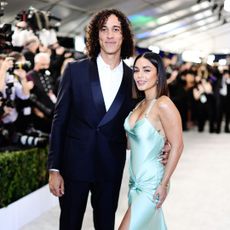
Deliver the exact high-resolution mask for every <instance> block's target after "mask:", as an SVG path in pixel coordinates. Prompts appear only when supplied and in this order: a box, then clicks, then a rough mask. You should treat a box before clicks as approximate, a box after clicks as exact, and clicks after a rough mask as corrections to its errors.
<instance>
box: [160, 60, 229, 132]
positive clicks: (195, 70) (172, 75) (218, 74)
mask: <svg viewBox="0 0 230 230" xmlns="http://www.w3.org/2000/svg"><path fill="white" fill-rule="evenodd" d="M165 64H166V70H167V71H168V86H169V91H170V97H171V99H172V100H173V102H174V103H175V104H176V106H177V108H178V110H179V111H180V114H181V117H182V124H183V130H184V131H186V130H189V129H191V128H193V127H197V130H198V131H199V132H203V131H204V129H205V124H206V123H208V130H209V132H210V133H220V132H226V133H230V127H229V122H230V67H229V66H228V67H227V66H226V67H225V68H222V69H221V70H220V69H219V68H218V66H210V65H208V64H195V63H184V64H182V65H180V66H179V67H176V66H172V65H171V64H170V61H169V60H167V58H165Z"/></svg>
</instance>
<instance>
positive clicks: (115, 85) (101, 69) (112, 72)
mask: <svg viewBox="0 0 230 230" xmlns="http://www.w3.org/2000/svg"><path fill="white" fill-rule="evenodd" d="M97 67H98V73H99V79H100V84H101V90H102V94H103V98H104V102H105V108H106V111H108V110H109V107H110V106H111V105H112V103H113V101H114V99H115V97H116V95H117V92H118V90H119V87H120V85H121V81H122V76H123V71H124V70H123V63H122V61H121V62H120V63H119V65H118V66H116V67H115V68H114V69H111V68H110V66H109V65H108V64H106V63H105V62H104V60H103V59H102V57H101V55H100V54H99V55H98V57H97Z"/></svg>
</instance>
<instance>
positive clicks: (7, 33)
mask: <svg viewBox="0 0 230 230" xmlns="http://www.w3.org/2000/svg"><path fill="white" fill-rule="evenodd" d="M12 34H13V31H12V29H11V24H3V25H0V48H1V49H11V48H12V45H11V37H12Z"/></svg>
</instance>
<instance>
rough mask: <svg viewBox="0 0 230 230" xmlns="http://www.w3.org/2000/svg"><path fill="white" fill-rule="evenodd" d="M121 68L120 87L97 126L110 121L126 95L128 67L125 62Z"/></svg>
mask: <svg viewBox="0 0 230 230" xmlns="http://www.w3.org/2000/svg"><path fill="white" fill-rule="evenodd" d="M123 69H124V73H123V77H122V81H121V85H120V88H119V90H118V92H117V95H116V97H115V99H114V101H113V103H112V105H111V106H110V108H109V110H108V111H107V113H106V114H105V116H104V117H103V119H102V120H101V122H100V124H99V126H103V125H105V124H106V123H108V122H109V121H111V120H112V119H113V118H114V117H115V116H116V115H117V113H118V111H119V109H120V108H121V106H122V103H123V101H124V99H125V97H126V95H127V93H128V92H127V90H128V89H129V87H128V84H129V83H130V81H129V75H130V73H129V67H127V66H126V64H124V63H123Z"/></svg>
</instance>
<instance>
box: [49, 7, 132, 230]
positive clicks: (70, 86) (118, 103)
mask: <svg viewBox="0 0 230 230" xmlns="http://www.w3.org/2000/svg"><path fill="white" fill-rule="evenodd" d="M86 45H87V50H88V54H89V56H90V58H89V59H85V60H82V61H79V62H75V63H70V64H69V65H68V66H67V68H66V70H65V73H64V76H63V79H62V82H61V84H60V89H59V94H58V100H57V104H56V109H55V113H54V119H53V125H52V131H51V140H50V151H49V157H48V167H49V169H50V177H49V186H50V190H51V192H52V193H53V194H54V195H55V196H58V197H59V200H60V207H61V216H60V229H63V230H64V229H65V230H66V229H68V230H71V229H75V230H76V229H81V225H82V220H83V216H84V212H85V208H86V204H87V198H88V194H89V192H91V204H92V207H93V210H94V212H93V219H94V226H95V229H98V230H104V229H105V230H113V229H114V219H115V212H116V209H117V202H118V196H119V190H120V185H121V179H122V173H123V168H124V164H125V156H126V136H125V131H124V128H123V123H124V119H125V118H126V116H127V115H128V113H129V111H130V110H131V108H132V104H133V103H132V98H131V92H132V71H131V69H130V68H129V67H127V66H126V64H125V63H124V62H123V61H122V60H121V59H125V58H129V57H131V56H132V55H133V35H132V32H131V30H130V23H129V21H128V19H127V18H126V16H125V15H124V14H123V13H121V12H120V11H118V10H114V9H112V10H102V11H100V12H99V13H97V14H96V15H95V16H94V17H93V18H92V20H91V22H90V24H89V26H88V30H87V44H86Z"/></svg>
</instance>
